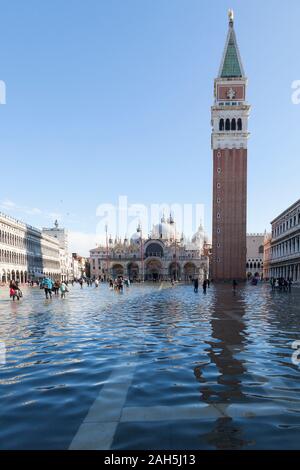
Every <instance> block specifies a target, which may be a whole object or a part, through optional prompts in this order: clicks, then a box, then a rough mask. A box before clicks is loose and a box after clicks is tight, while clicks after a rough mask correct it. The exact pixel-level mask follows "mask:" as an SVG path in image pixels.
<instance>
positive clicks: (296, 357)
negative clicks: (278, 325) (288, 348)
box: [292, 340, 300, 366]
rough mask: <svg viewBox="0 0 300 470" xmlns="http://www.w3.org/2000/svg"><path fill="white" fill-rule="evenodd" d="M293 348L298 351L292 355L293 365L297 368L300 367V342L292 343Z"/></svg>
mask: <svg viewBox="0 0 300 470" xmlns="http://www.w3.org/2000/svg"><path fill="white" fill-rule="evenodd" d="M292 348H293V349H296V351H295V352H293V354H292V363H293V364H294V365H295V366H299V365H300V340H298V341H294V342H293V343H292Z"/></svg>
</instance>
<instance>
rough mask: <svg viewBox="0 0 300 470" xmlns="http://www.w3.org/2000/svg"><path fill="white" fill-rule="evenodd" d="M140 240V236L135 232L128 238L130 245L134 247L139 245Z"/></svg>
mask: <svg viewBox="0 0 300 470" xmlns="http://www.w3.org/2000/svg"><path fill="white" fill-rule="evenodd" d="M140 240H141V236H140V234H139V233H137V232H135V233H133V234H132V235H131V237H130V243H133V244H134V245H139V243H140Z"/></svg>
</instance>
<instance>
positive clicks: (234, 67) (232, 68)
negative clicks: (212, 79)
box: [220, 29, 243, 78]
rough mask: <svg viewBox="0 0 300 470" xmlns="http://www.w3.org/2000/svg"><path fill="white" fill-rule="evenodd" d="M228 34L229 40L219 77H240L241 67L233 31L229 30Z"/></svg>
mask: <svg viewBox="0 0 300 470" xmlns="http://www.w3.org/2000/svg"><path fill="white" fill-rule="evenodd" d="M229 34H230V35H229V40H228V44H227V49H226V53H225V57H224V62H223V66H222V71H221V75H220V77H221V78H226V77H242V76H243V74H242V67H241V64H240V61H239V55H238V51H237V44H236V39H235V34H234V30H233V29H231V31H230V32H229Z"/></svg>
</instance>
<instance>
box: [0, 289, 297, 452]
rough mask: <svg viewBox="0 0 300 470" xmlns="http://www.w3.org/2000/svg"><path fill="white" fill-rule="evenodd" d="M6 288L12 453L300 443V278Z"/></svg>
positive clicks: (8, 442)
mask: <svg viewBox="0 0 300 470" xmlns="http://www.w3.org/2000/svg"><path fill="white" fill-rule="evenodd" d="M6 290H7V289H6ZM6 290H4V288H1V297H0V334H1V337H0V339H1V341H2V344H5V347H6V361H5V363H3V364H2V365H0V374H1V375H0V398H1V404H2V406H1V418H0V447H1V449H68V448H71V449H119V450H121V449H123V450H125V449H136V450H137V449H157V450H159V449H195V450H196V449H298V448H299V442H300V397H299V391H300V367H299V366H298V365H297V362H296V361H294V362H293V361H292V355H293V354H294V357H295V349H293V347H292V345H293V342H294V341H297V340H299V339H300V335H299V327H300V303H299V302H300V289H299V288H297V287H295V288H294V289H293V291H292V293H286V292H277V291H275V292H272V291H271V289H270V288H269V285H261V286H250V285H247V286H245V287H240V288H239V289H238V291H237V293H236V294H234V293H233V291H232V289H231V286H229V285H218V286H213V285H211V287H210V288H209V289H208V292H207V294H206V295H203V294H202V292H200V291H199V293H198V294H195V293H194V292H193V287H192V286H190V285H183V286H177V287H170V286H169V284H168V283H163V284H161V285H156V284H153V285H152V284H145V285H143V286H142V285H133V286H131V287H130V289H125V290H124V293H123V294H118V293H116V292H114V291H110V290H109V289H108V287H107V285H106V284H101V285H100V287H99V288H98V289H96V288H94V287H86V286H85V287H84V288H83V289H80V287H79V286H78V285H74V287H72V286H70V292H69V294H68V297H67V299H65V300H61V299H59V298H53V299H52V300H48V301H46V300H45V299H44V297H43V291H40V290H39V289H38V288H28V289H24V298H23V299H22V300H21V301H20V302H19V303H17V302H11V301H10V300H8V295H7V292H6ZM296 352H297V351H296ZM3 362H4V361H3Z"/></svg>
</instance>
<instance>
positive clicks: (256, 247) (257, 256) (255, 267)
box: [246, 233, 265, 277]
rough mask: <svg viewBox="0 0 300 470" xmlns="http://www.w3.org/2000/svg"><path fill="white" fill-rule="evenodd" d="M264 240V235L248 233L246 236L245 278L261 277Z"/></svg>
mask: <svg viewBox="0 0 300 470" xmlns="http://www.w3.org/2000/svg"><path fill="white" fill-rule="evenodd" d="M264 239H265V235H264V234H260V233H249V234H248V235H247V261H246V274H247V277H254V276H256V277H258V276H259V277H262V276H263V265H264Z"/></svg>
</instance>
